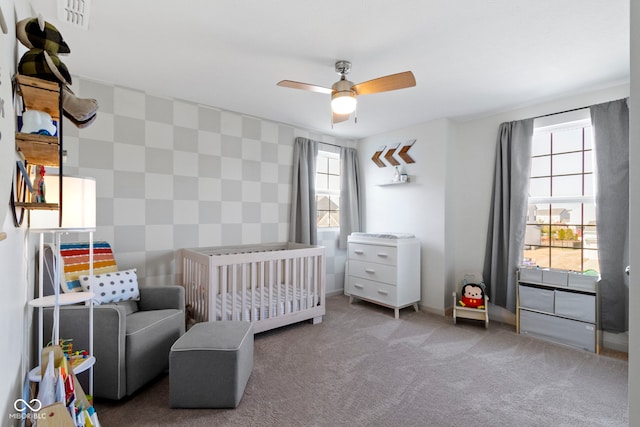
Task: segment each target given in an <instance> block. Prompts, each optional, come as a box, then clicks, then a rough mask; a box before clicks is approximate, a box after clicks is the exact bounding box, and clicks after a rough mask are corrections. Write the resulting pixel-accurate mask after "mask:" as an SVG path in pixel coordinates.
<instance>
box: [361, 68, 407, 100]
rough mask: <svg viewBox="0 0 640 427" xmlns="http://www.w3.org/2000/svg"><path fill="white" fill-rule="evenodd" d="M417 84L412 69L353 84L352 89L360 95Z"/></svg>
mask: <svg viewBox="0 0 640 427" xmlns="http://www.w3.org/2000/svg"><path fill="white" fill-rule="evenodd" d="M415 85H416V78H415V77H414V75H413V73H412V72H411V71H405V72H403V73H397V74H391V75H388V76H384V77H378V78H377V79H373V80H369V81H366V82H363V83H358V84H356V85H353V87H352V89H353V90H354V91H355V92H356V93H357V94H358V95H367V94H370V93H379V92H388V91H390V90H396V89H404V88H407V87H413V86H415Z"/></svg>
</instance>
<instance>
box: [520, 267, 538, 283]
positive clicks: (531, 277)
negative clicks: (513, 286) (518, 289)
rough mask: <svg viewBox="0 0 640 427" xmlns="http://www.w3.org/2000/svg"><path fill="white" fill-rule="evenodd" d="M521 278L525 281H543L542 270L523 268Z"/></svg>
mask: <svg viewBox="0 0 640 427" xmlns="http://www.w3.org/2000/svg"><path fill="white" fill-rule="evenodd" d="M520 280H521V281H523V282H533V283H542V270H540V269H539V268H521V269H520Z"/></svg>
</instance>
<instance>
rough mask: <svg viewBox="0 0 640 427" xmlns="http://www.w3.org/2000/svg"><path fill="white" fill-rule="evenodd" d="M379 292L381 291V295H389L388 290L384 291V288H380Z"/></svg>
mask: <svg viewBox="0 0 640 427" xmlns="http://www.w3.org/2000/svg"><path fill="white" fill-rule="evenodd" d="M378 293H379V294H380V295H389V292H387V291H383V290H382V289H378Z"/></svg>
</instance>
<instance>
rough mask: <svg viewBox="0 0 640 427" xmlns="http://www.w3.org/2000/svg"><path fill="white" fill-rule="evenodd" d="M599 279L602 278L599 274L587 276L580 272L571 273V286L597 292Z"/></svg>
mask: <svg viewBox="0 0 640 427" xmlns="http://www.w3.org/2000/svg"><path fill="white" fill-rule="evenodd" d="M598 280H600V278H599V277H598V276H587V275H584V274H580V273H569V287H570V288H575V289H580V290H583V291H590V292H595V291H596V286H597V283H598Z"/></svg>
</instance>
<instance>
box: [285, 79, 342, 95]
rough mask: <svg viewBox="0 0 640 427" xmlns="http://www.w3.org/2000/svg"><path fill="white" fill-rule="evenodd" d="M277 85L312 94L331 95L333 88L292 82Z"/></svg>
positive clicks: (286, 81) (287, 81)
mask: <svg viewBox="0 0 640 427" xmlns="http://www.w3.org/2000/svg"><path fill="white" fill-rule="evenodd" d="M277 85H278V86H282V87H290V88H292V89H301V90H308V91H311V92H318V93H327V94H331V88H328V87H322V86H317V85H312V84H309V83H300V82H294V81H292V80H281V81H279V82H278V83H277Z"/></svg>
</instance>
